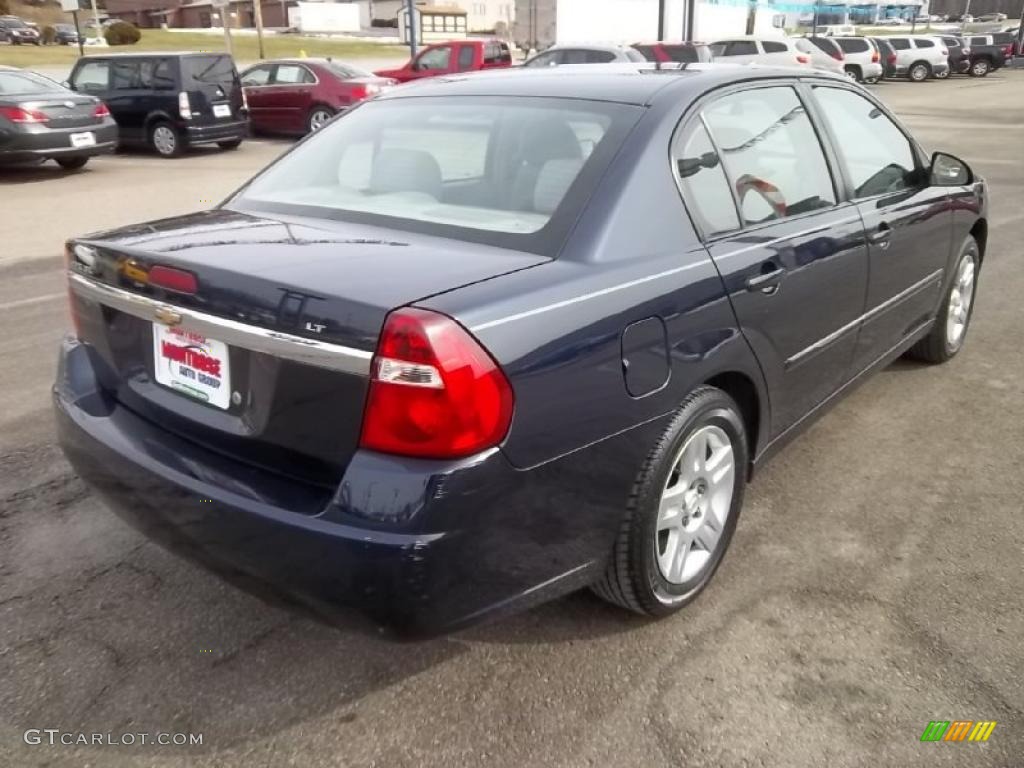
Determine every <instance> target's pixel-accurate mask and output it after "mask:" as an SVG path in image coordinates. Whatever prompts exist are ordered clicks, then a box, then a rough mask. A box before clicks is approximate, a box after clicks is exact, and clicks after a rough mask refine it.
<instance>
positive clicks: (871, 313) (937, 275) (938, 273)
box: [785, 269, 943, 368]
mask: <svg viewBox="0 0 1024 768" xmlns="http://www.w3.org/2000/svg"><path fill="white" fill-rule="evenodd" d="M942 273H943V270H941V269H937V270H935V271H934V272H932V273H931V274H930V275H928V277H926V278H924V279H923V280H918V281H917V282H916V283H914V284H913V285H912V286H910V287H909V288H905V289H904V290H902V291H900V292H899V293H897V294H896V295H895V296H893V297H892V298H889V299H886V300H885V301H883V302H882V303H881V304H879V305H878V306H876V307H874V308H873V309H870V310H868V311H867V312H865V313H864V314H863V315H860V316H859V317H855V318H854V319H853V320H851V321H850V322H848V323H847V324H846V325H844V326H843V327H842V328H840V329H839V330H836V331H832V333H830V334H829V335H828V336H825V337H824V338H821V339H818V340H817V341H816V342H814V343H813V344H811V346H809V347H806V348H805V349H802V350H800V351H799V352H797V353H796V354H795V355H793V356H792V357H791V358H789V359H788V360H786V363H785V365H786V367H787V368H788V367H790V366H792V365H795V364H796V363H798V362H800V361H801V360H802V359H803V358H805V357H807V356H808V355H812V354H814V353H815V352H818V351H820V350H822V349H824V348H825V347H827V346H828V345H829V344H831V343H832V342H833V341H835V340H836V339H838V338H839V337H840V336H842V335H843V334H845V333H849V332H850V331H852V330H853V329H854V328H856V327H857V326H859V325H861V324H862V323H866V322H867V321H868V320H870V319H871V318H873V317H875V316H876V315H878V314H881V313H882V312H884V311H885V310H887V309H888V308H889V307H891V306H892V305H894V304H898V303H899V302H901V301H903V300H904V299H908V298H910V296H911V295H913V294H915V293H917V292H918V291H920V290H921V289H923V288H926V287H928V286H929V285H930V284H931V283H933V282H935V281H936V280H940V279H941V278H942Z"/></svg>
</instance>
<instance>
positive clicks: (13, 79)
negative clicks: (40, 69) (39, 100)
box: [0, 72, 64, 96]
mask: <svg viewBox="0 0 1024 768" xmlns="http://www.w3.org/2000/svg"><path fill="white" fill-rule="evenodd" d="M51 91H58V92H63V91H64V89H63V88H61V87H60V86H59V85H57V83H55V82H53V81H52V80H47V79H46V78H45V77H41V76H40V75H33V74H31V73H29V72H0V96H17V95H18V94H22V93H49V92H51Z"/></svg>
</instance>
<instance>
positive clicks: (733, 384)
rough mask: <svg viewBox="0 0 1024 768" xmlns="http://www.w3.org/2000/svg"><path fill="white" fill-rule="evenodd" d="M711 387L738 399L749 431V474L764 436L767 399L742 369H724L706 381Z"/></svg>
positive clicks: (737, 403)
mask: <svg viewBox="0 0 1024 768" xmlns="http://www.w3.org/2000/svg"><path fill="white" fill-rule="evenodd" d="M704 384H706V385H707V386H710V387H717V388H718V389H720V390H722V391H723V392H725V393H726V394H727V395H729V397H731V398H732V399H733V400H735V401H736V405H738V406H739V408H740V416H741V417H742V418H743V427H744V429H746V432H747V443H748V445H747V447H748V453H749V458H750V466H749V467H748V469H747V474H748V476H749V475H750V474H751V472H752V469H753V459H754V457H755V456H756V455H758V453H759V448H760V440H761V438H762V437H763V434H762V432H763V430H764V425H765V424H767V423H768V419H767V406H768V403H767V401H766V400H767V399H766V398H765V397H762V395H761V392H760V391H759V389H758V387H757V384H756V383H755V382H754V380H753V379H752V378H751V377H750V376H748V375H747V374H746V373H743V372H741V371H735V370H734V371H723V372H722V373H717V374H715V375H714V376H712V377H710V378H708V379H707V380H705V381H704Z"/></svg>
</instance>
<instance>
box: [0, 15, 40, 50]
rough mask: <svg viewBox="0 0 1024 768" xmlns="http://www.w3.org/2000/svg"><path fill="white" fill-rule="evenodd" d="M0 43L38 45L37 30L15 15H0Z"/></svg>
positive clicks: (38, 36)
mask: <svg viewBox="0 0 1024 768" xmlns="http://www.w3.org/2000/svg"><path fill="white" fill-rule="evenodd" d="M0 43H10V44H11V45H39V44H40V43H42V38H41V36H40V35H39V30H38V29H36V27H35V26H33V25H32V24H29V23H28V22H27V21H25V20H24V19H19V18H18V17H17V16H0Z"/></svg>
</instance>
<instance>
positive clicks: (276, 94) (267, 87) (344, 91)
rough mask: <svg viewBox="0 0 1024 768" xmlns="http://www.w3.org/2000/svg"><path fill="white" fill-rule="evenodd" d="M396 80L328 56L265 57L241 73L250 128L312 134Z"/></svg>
mask: <svg viewBox="0 0 1024 768" xmlns="http://www.w3.org/2000/svg"><path fill="white" fill-rule="evenodd" d="M395 84H396V82H395V81H394V80H392V79H390V78H386V77H378V76H377V75H375V74H373V73H372V72H367V71H365V70H362V69H359V68H358V67H353V66H352V65H351V64H343V63H341V62H339V61H333V60H332V59H282V60H280V61H266V62H263V63H262V64H257V65H256V66H254V67H249V69H247V70H245V71H244V72H243V73H242V87H243V88H244V89H245V96H246V99H247V100H248V102H249V119H250V121H251V124H252V128H253V130H256V131H264V132H267V133H310V132H312V131H315V130H317V129H318V128H320V126H322V125H323V124H324V123H326V122H327V121H328V120H330V119H331V118H332V117H333V116H334V115H335V114H337V113H338V112H343V111H344V110H346V109H348V108H349V107H351V106H352V105H354V104H358V103H359V102H360V101H362V100H363V99H366V98H369V97H371V96H374V95H376V94H378V93H380V92H381V90H383V89H384V88H387V87H388V86H390V85H395Z"/></svg>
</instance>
